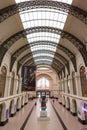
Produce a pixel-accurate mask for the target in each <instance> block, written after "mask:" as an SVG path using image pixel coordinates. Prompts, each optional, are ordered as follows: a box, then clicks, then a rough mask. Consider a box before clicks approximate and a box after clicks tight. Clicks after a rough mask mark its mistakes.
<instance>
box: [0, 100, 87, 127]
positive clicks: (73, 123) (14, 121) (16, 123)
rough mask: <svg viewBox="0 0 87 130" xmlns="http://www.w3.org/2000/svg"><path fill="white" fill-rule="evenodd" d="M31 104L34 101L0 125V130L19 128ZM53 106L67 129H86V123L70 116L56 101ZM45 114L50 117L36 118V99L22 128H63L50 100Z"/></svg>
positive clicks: (37, 109)
mask: <svg viewBox="0 0 87 130" xmlns="http://www.w3.org/2000/svg"><path fill="white" fill-rule="evenodd" d="M33 104H34V101H32V102H29V103H28V104H27V105H26V106H25V107H24V108H22V109H21V110H20V111H19V112H17V114H16V115H15V116H14V117H11V118H10V119H9V122H8V123H7V124H6V125H5V126H3V127H0V130H20V128H21V126H22V125H23V123H24V121H25V119H26V118H27V116H28V114H29V111H30V109H31V108H32V106H33ZM54 106H55V108H56V110H57V112H58V114H59V116H60V118H61V119H62V121H63V122H64V124H65V125H66V127H67V129H68V130H86V129H85V128H87V125H82V124H81V123H80V122H79V121H78V119H77V117H74V116H72V115H71V113H70V112H69V111H67V110H66V108H64V107H63V106H62V105H60V104H59V103H58V101H55V102H54ZM47 114H48V117H49V118H50V119H49V120H45V119H43V120H38V117H39V116H40V102H39V100H38V101H37V105H36V106H35V107H34V109H33V111H32V113H31V116H30V118H29V119H28V121H27V123H26V125H25V128H24V130H64V129H63V127H62V125H61V123H60V121H59V119H58V117H57V116H56V114H55V111H54V109H53V107H52V105H51V104H50V101H48V102H47Z"/></svg>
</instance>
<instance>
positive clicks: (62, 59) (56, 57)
mask: <svg viewBox="0 0 87 130" xmlns="http://www.w3.org/2000/svg"><path fill="white" fill-rule="evenodd" d="M25 51H26V50H25ZM19 52H20V51H19ZM38 52H39V53H40V52H41V53H44V52H45V53H47V50H39V51H34V54H38ZM49 53H53V52H52V51H49ZM28 54H29V57H30V56H32V53H28ZM28 54H27V55H28ZM24 57H25V56H24ZM45 57H46V56H45ZM25 58H26V57H25ZM36 58H38V59H40V58H42V59H43V58H44V57H43V56H39V57H38V56H37V57H36ZM46 58H47V59H50V58H51V59H52V57H50V56H47V57H46ZM53 59H56V60H57V59H60V60H61V61H62V62H63V63H64V65H66V67H67V70H68V72H69V70H70V66H69V61H68V60H67V59H66V58H65V57H63V56H62V55H61V54H59V53H58V52H56V54H55V57H54V58H53ZM15 60H16V58H14V57H11V69H12V67H13V64H14V62H15ZM20 61H21V63H22V62H23V61H24V58H21V60H20ZM53 61H54V60H53ZM52 64H54V62H52ZM11 69H10V71H11Z"/></svg>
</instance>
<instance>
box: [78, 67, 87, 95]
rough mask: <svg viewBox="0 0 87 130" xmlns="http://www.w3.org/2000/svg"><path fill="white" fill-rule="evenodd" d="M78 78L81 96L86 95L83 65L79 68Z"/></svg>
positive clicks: (86, 82)
mask: <svg viewBox="0 0 87 130" xmlns="http://www.w3.org/2000/svg"><path fill="white" fill-rule="evenodd" d="M80 80H81V88H82V96H84V97H87V78H86V74H85V67H84V66H82V67H81V68H80Z"/></svg>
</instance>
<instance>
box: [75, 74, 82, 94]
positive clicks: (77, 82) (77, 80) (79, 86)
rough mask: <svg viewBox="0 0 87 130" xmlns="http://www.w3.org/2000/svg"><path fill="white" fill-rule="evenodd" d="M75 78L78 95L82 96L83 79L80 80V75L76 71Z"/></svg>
mask: <svg viewBox="0 0 87 130" xmlns="http://www.w3.org/2000/svg"><path fill="white" fill-rule="evenodd" d="M75 80H76V91H77V95H78V96H82V90H81V81H80V75H78V74H77V73H75Z"/></svg>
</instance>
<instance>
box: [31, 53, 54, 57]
mask: <svg viewBox="0 0 87 130" xmlns="http://www.w3.org/2000/svg"><path fill="white" fill-rule="evenodd" d="M37 56H49V57H52V58H53V55H52V54H49V53H38V54H34V56H33V57H34V58H35V57H37Z"/></svg>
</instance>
